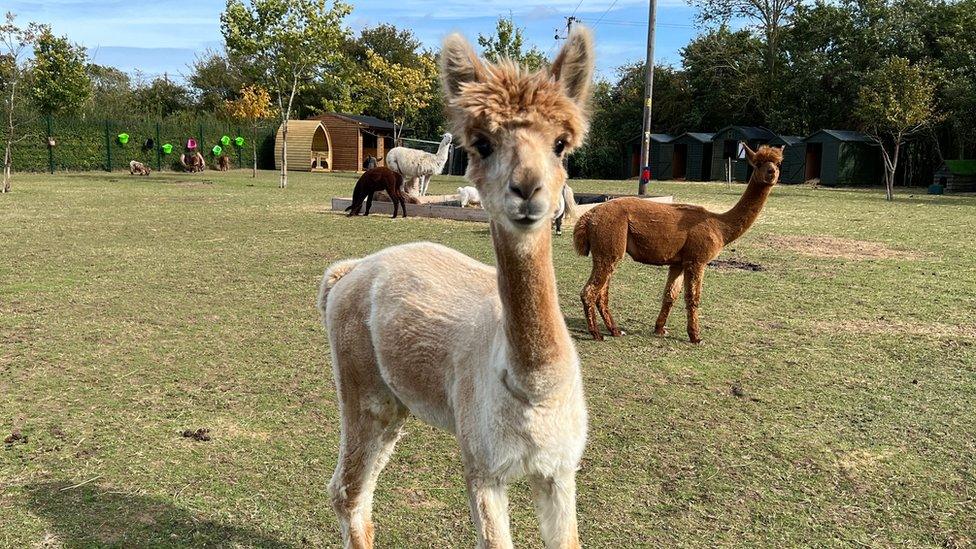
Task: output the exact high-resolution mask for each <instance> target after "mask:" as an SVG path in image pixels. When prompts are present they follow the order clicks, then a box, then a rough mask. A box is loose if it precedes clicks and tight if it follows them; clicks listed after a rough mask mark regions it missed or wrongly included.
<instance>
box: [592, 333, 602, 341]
mask: <svg viewBox="0 0 976 549" xmlns="http://www.w3.org/2000/svg"><path fill="white" fill-rule="evenodd" d="M590 335H592V336H593V341H603V334H592V333H591V334H590Z"/></svg>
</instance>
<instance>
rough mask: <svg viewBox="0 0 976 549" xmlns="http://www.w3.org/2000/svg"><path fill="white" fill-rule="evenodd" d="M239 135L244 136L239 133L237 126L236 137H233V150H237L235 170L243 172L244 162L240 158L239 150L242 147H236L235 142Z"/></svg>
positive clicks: (239, 129)
mask: <svg viewBox="0 0 976 549" xmlns="http://www.w3.org/2000/svg"><path fill="white" fill-rule="evenodd" d="M240 135H244V134H242V133H241V127H240V126H238V127H237V135H235V136H234V139H235V141H234V149H236V150H237V169H238V170H243V169H244V160H243V158H242V157H241V149H243V148H244V147H238V146H237V141H236V139H237V137H238V136H240Z"/></svg>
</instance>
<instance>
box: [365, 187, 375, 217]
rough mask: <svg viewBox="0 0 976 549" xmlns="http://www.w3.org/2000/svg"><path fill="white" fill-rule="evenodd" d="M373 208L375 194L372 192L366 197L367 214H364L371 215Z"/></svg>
mask: <svg viewBox="0 0 976 549" xmlns="http://www.w3.org/2000/svg"><path fill="white" fill-rule="evenodd" d="M372 206H373V192H372V191H370V193H369V194H367V195H366V213H364V214H363V215H369V209H370V207H372Z"/></svg>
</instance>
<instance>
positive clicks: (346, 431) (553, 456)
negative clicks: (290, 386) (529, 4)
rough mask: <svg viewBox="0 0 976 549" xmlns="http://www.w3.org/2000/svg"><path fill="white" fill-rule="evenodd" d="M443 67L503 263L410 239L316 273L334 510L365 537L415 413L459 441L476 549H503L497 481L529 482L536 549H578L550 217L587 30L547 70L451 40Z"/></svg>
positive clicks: (502, 504) (577, 445)
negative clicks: (540, 543)
mask: <svg viewBox="0 0 976 549" xmlns="http://www.w3.org/2000/svg"><path fill="white" fill-rule="evenodd" d="M440 68H441V70H440V74H441V79H442V83H443V87H444V93H445V96H446V98H445V103H446V104H447V112H448V114H449V118H450V120H451V123H452V124H453V127H454V128H455V130H456V132H457V134H458V136H459V141H460V142H461V143H463V144H464V146H465V147H466V148H467V149H468V153H469V159H470V163H469V165H468V171H467V177H468V178H469V179H470V180H471V181H472V182H473V183H474V185H475V186H476V187H477V189H478V191H479V194H480V195H481V198H482V205H483V207H484V208H485V211H486V212H488V217H489V218H490V220H491V225H490V226H491V242H492V244H493V246H494V251H495V259H496V264H497V268H496V267H489V266H488V265H484V264H482V263H480V262H478V261H475V260H474V259H471V258H469V257H467V256H465V255H462V254H461V253H459V252H456V251H454V250H452V249H450V248H446V247H444V246H440V245H436V244H430V243H414V244H404V245H401V246H395V247H392V248H387V249H385V250H381V251H379V252H377V253H375V254H373V255H370V256H367V257H364V258H361V259H352V260H346V261H342V262H339V263H335V264H333V265H332V266H331V267H329V268H328V269H327V270H326V271H325V276H324V277H323V280H322V285H321V288H320V292H319V299H318V308H319V310H320V311H321V313H322V319H323V321H324V323H325V327H326V330H327V331H328V334H329V343H330V349H331V353H332V372H333V375H334V376H335V382H336V391H337V396H338V398H339V409H340V412H341V416H342V425H341V438H340V445H339V459H338V463H337V465H336V469H335V473H334V474H333V476H332V481H331V482H330V483H329V492H330V494H331V496H332V505H333V507H334V508H335V511H336V514H337V515H338V518H339V525H340V528H341V531H342V537H343V543H344V546H345V547H346V548H355V549H369V548H371V547H373V537H374V532H373V521H372V503H373V492H374V489H375V488H376V481H377V478H378V477H379V475H380V472H381V471H382V469H383V467H384V465H386V463H387V461H388V460H389V458H390V455H391V454H392V453H393V447H394V445H395V444H396V441H397V439H398V438H399V437H400V434H401V431H402V428H403V425H404V422H405V421H406V419H407V416H408V415H410V414H413V415H415V416H417V417H418V418H420V419H421V420H423V421H425V422H427V423H429V424H431V425H434V426H436V427H440V428H442V429H444V430H446V431H448V432H450V433H452V434H454V435H455V436H456V437H457V440H458V444H459V445H460V448H461V459H462V460H463V462H464V478H465V482H466V485H467V491H468V500H469V504H470V510H471V516H472V520H473V522H474V527H475V534H476V536H477V541H478V547H479V548H485V549H488V548H490V549H510V548H511V547H512V537H511V534H510V531H509V520H508V498H507V496H506V488H507V486H508V484H510V483H511V482H512V481H514V480H515V479H517V478H519V477H528V480H529V483H530V484H531V486H532V496H533V498H534V499H535V506H536V511H537V514H538V516H539V522H540V531H541V534H542V538H543V540H544V541H545V545H546V547H547V548H549V549H579V547H580V544H579V536H578V533H577V521H576V469H577V468H578V466H579V462H580V458H581V457H582V454H583V448H584V446H585V445H586V405H585V402H584V399H583V381H582V376H581V375H580V366H579V357H578V356H577V354H576V348H575V346H574V345H573V339H572V337H571V336H570V334H569V330H568V329H567V327H566V321H565V319H564V318H563V314H562V311H561V310H560V308H559V293H558V291H557V288H556V273H555V269H554V267H553V263H552V235H551V232H550V230H549V222H550V220H551V219H552V215H553V213H554V212H555V210H556V207H557V203H558V201H559V197H560V195H561V194H562V190H563V187H564V185H565V182H566V170H565V169H563V164H562V159H563V156H564V155H565V154H568V153H569V152H570V151H572V150H573V149H574V148H576V147H578V146H579V145H580V143H582V141H583V138H584V137H585V135H586V128H587V117H586V104H587V102H588V99H589V95H590V93H589V91H590V81H591V77H592V74H593V46H592V42H591V39H590V34H589V32H588V31H587V30H586V29H583V28H582V27H580V26H575V27H574V28H573V31H572V33H571V34H570V35H569V38H568V39H567V40H566V43H565V45H564V46H563V49H562V50H561V51H560V53H559V55H558V56H557V57H556V59H555V60H554V61H553V63H552V65H551V66H550V67H548V68H545V69H542V70H540V71H538V72H534V73H533V72H529V71H527V70H524V69H519V68H517V67H515V66H514V65H513V64H508V63H504V64H501V65H487V64H485V63H484V62H482V61H481V60H480V59H478V56H477V54H476V53H475V52H474V50H473V49H472V48H471V46H470V45H469V44H468V43H467V42H466V41H465V40H464V39H463V38H461V37H460V36H458V35H452V36H450V37H448V38H447V39H446V40H445V42H444V47H443V49H442V50H441V62H440ZM430 544H431V543H430V540H423V541H421V540H417V542H416V543H415V545H430ZM435 545H436V544H435Z"/></svg>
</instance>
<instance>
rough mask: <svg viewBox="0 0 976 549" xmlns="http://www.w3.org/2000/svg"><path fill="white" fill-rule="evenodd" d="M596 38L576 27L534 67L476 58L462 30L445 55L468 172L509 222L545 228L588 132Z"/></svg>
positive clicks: (489, 205) (494, 211)
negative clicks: (547, 60) (545, 63)
mask: <svg viewBox="0 0 976 549" xmlns="http://www.w3.org/2000/svg"><path fill="white" fill-rule="evenodd" d="M593 60H594V56H593V40H592V38H591V35H590V32H589V31H588V30H586V29H585V28H582V27H580V26H577V27H575V28H574V30H573V32H572V33H571V34H570V36H569V38H568V39H567V40H566V44H565V45H564V46H563V48H562V50H561V51H560V52H559V54H558V55H557V56H556V58H555V59H554V60H553V62H552V65H551V66H550V67H548V68H543V69H541V70H539V71H535V72H530V71H527V70H525V69H524V68H522V67H519V66H518V65H516V64H514V63H512V62H511V61H508V60H502V61H501V62H499V63H496V64H490V63H486V62H484V61H482V60H481V59H479V58H478V56H477V54H476V53H475V52H474V50H473V49H472V48H471V46H470V44H468V42H467V41H466V40H465V39H464V38H462V37H461V36H460V35H458V34H453V35H451V36H448V37H447V39H446V40H445V41H444V48H443V50H442V52H441V59H440V69H441V70H440V73H441V83H442V85H443V88H444V95H445V99H446V104H447V112H448V116H449V118H450V121H451V123H452V125H453V128H454V132H455V134H456V135H457V136H458V139H459V144H460V145H461V146H463V147H464V148H465V149H466V150H467V151H468V155H469V164H468V172H467V176H468V179H470V180H471V181H472V182H473V183H474V184H475V187H476V188H477V189H478V192H479V193H480V194H481V198H482V203H483V205H484V208H485V209H486V210H488V213H489V215H490V216H491V217H492V219H493V220H495V221H496V222H498V223H500V224H501V225H502V226H503V227H506V228H508V229H511V230H520V231H539V230H541V229H543V228H545V227H546V225H547V223H548V219H549V218H550V217H551V215H552V213H553V212H554V211H555V209H556V207H557V206H558V201H559V193H560V192H561V191H562V187H563V184H564V183H565V181H566V171H565V169H563V157H564V156H565V155H566V154H568V153H569V152H570V151H572V150H573V149H574V148H576V147H578V146H579V145H580V144H581V143H582V141H583V138H584V137H585V136H586V132H587V124H588V120H587V119H588V113H587V102H588V100H589V96H590V84H591V80H592V76H593Z"/></svg>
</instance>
